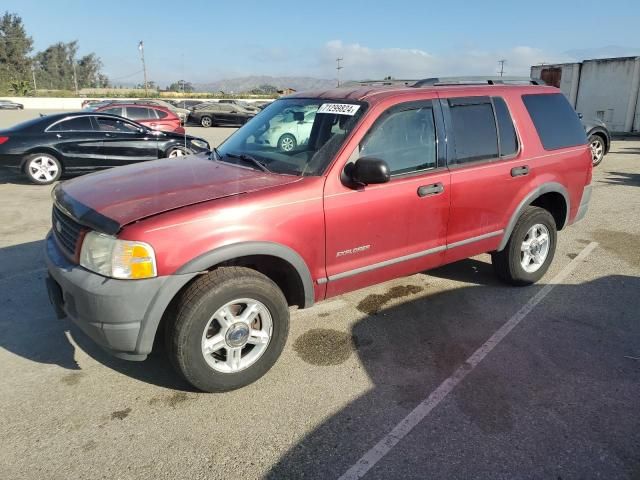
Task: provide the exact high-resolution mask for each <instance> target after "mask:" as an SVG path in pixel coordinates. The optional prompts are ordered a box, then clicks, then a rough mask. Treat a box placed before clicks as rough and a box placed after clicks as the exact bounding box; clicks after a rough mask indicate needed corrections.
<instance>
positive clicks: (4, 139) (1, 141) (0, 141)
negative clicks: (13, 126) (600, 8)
mask: <svg viewBox="0 0 640 480" xmlns="http://www.w3.org/2000/svg"><path fill="white" fill-rule="evenodd" d="M7 140H9V137H0V145H2V144H3V143H4V142H6V141H7Z"/></svg>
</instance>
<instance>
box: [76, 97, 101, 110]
mask: <svg viewBox="0 0 640 480" xmlns="http://www.w3.org/2000/svg"><path fill="white" fill-rule="evenodd" d="M101 102H102V100H96V99H87V100H83V101H82V105H81V108H83V109H85V108H87V107H89V106H91V105H95V104H96V103H101Z"/></svg>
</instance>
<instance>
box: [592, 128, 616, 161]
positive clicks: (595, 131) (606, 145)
mask: <svg viewBox="0 0 640 480" xmlns="http://www.w3.org/2000/svg"><path fill="white" fill-rule="evenodd" d="M592 135H596V136H598V137H600V138H601V139H602V141H603V142H604V154H605V155H606V154H607V153H609V149H610V148H611V139H610V138H609V135H608V134H607V132H605V131H604V130H603V129H601V128H594V129H593V130H590V131H589V133H588V134H587V138H588V137H590V136H592Z"/></svg>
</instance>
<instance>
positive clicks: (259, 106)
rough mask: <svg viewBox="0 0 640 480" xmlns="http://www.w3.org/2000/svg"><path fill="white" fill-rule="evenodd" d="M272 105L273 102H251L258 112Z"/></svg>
mask: <svg viewBox="0 0 640 480" xmlns="http://www.w3.org/2000/svg"><path fill="white" fill-rule="evenodd" d="M272 103H273V100H260V101H258V102H253V106H254V107H258V108H259V109H260V110H264V109H265V107H268V106H269V105H271V104H272Z"/></svg>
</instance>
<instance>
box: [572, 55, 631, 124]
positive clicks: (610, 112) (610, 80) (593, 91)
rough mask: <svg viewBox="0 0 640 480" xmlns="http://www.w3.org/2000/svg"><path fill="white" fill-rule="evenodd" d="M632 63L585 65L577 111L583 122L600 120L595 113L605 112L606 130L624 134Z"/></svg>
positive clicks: (628, 60)
mask: <svg viewBox="0 0 640 480" xmlns="http://www.w3.org/2000/svg"><path fill="white" fill-rule="evenodd" d="M635 63H636V60H635V58H621V59H602V60H586V61H584V62H583V63H582V71H581V73H580V88H579V90H578V102H577V105H576V110H577V111H578V112H579V113H582V115H583V116H584V118H586V119H588V118H599V117H598V112H599V111H600V112H604V118H603V120H604V122H605V123H606V124H607V127H608V128H609V130H611V131H612V132H624V131H625V120H626V116H627V109H628V107H629V101H630V99H631V95H632V86H633V73H634V68H635ZM634 103H635V102H634ZM638 113H640V112H638V111H637V110H636V116H637V114H638ZM636 124H637V121H636Z"/></svg>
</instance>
